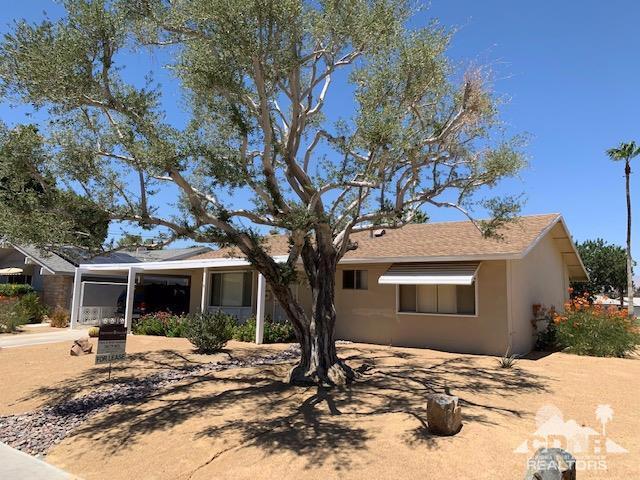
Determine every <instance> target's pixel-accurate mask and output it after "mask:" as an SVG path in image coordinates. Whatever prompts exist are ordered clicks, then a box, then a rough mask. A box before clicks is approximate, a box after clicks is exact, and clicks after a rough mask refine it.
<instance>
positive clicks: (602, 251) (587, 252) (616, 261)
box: [572, 238, 627, 296]
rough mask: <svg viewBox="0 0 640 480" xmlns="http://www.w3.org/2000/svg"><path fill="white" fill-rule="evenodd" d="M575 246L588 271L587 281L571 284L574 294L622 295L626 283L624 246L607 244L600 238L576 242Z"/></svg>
mask: <svg viewBox="0 0 640 480" xmlns="http://www.w3.org/2000/svg"><path fill="white" fill-rule="evenodd" d="M576 248H577V249H578V253H579V254H580V257H581V258H582V262H583V263H584V266H585V268H586V269H587V272H588V273H589V281H588V282H581V283H575V284H572V287H573V289H574V294H576V295H581V294H582V293H583V292H589V293H590V294H592V295H593V294H597V293H604V294H607V295H609V294H615V295H621V296H624V293H623V292H624V291H625V289H626V285H627V266H626V265H627V257H626V253H625V250H624V248H622V247H620V246H618V245H611V244H608V243H607V242H605V241H604V240H603V239H601V238H598V239H595V240H586V241H585V242H582V243H577V244H576Z"/></svg>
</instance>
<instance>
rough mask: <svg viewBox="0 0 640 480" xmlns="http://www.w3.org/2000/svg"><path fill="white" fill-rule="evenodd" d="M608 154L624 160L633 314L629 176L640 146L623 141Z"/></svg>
mask: <svg viewBox="0 0 640 480" xmlns="http://www.w3.org/2000/svg"><path fill="white" fill-rule="evenodd" d="M607 155H609V158H611V160H614V161H624V174H625V177H626V182H625V185H626V189H627V312H628V313H629V317H632V316H633V261H632V259H631V192H630V190H629V177H631V165H630V162H631V159H632V158H634V157H637V156H638V155H640V147H639V146H636V142H633V141H631V142H629V143H621V144H620V146H619V147H618V148H610V149H609V150H607Z"/></svg>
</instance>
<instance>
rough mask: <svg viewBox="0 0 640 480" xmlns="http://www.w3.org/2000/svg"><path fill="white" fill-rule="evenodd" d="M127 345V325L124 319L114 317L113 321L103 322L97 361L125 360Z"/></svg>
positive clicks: (99, 336)
mask: <svg viewBox="0 0 640 480" xmlns="http://www.w3.org/2000/svg"><path fill="white" fill-rule="evenodd" d="M126 345H127V327H125V326H124V323H122V321H119V320H116V319H114V320H113V321H109V320H107V321H104V322H101V324H100V333H99V334H98V351H97V352H96V363H110V362H114V361H116V360H124V357H125V349H126Z"/></svg>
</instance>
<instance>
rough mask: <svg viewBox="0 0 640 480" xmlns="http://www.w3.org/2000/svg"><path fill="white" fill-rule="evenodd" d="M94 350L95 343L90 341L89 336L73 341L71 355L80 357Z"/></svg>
mask: <svg viewBox="0 0 640 480" xmlns="http://www.w3.org/2000/svg"><path fill="white" fill-rule="evenodd" d="M92 350H93V345H92V344H91V342H89V339H88V338H80V339H79V340H76V341H74V342H73V346H72V347H71V352H70V353H71V355H72V356H74V357H79V356H80V355H87V354H89V353H91V351H92Z"/></svg>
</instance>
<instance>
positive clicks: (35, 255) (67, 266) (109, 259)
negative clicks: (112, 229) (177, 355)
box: [0, 243, 211, 309]
mask: <svg viewBox="0 0 640 480" xmlns="http://www.w3.org/2000/svg"><path fill="white" fill-rule="evenodd" d="M210 250H211V249H210V248H209V247H201V246H199V247H190V248H176V249H166V250H147V249H145V248H138V249H136V250H131V251H125V250H123V251H116V252H113V253H109V254H105V255H102V256H98V257H93V258H92V257H90V256H89V255H88V253H87V252H85V251H83V250H81V249H78V248H64V247H62V248H58V249H56V250H55V251H53V250H51V249H47V250H43V249H39V248H36V247H34V246H30V245H13V244H10V243H4V244H2V245H0V283H26V284H29V285H31V286H32V287H33V288H34V290H35V291H36V292H38V293H40V295H41V298H42V302H43V303H44V304H45V305H47V306H49V307H52V308H55V307H62V308H65V309H70V308H71V294H72V291H73V276H74V274H75V270H76V267H77V266H78V265H79V264H80V263H121V262H124V263H139V262H146V261H167V260H172V261H173V260H182V259H186V258H189V257H193V256H195V255H199V254H202V253H205V252H207V251H210ZM100 280H103V279H100ZM103 290H104V289H103ZM105 293H106V290H105Z"/></svg>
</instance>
